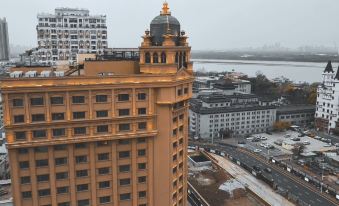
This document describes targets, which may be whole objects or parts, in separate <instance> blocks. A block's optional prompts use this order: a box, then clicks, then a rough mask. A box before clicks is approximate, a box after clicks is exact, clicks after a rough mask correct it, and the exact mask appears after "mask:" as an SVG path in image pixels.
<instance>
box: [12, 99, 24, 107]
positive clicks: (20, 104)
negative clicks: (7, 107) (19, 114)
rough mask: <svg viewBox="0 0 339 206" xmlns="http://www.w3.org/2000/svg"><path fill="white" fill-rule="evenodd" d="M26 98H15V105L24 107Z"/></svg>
mask: <svg viewBox="0 0 339 206" xmlns="http://www.w3.org/2000/svg"><path fill="white" fill-rule="evenodd" d="M23 106H24V100H23V99H13V107H23Z"/></svg>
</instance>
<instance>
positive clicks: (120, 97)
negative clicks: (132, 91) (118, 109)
mask: <svg viewBox="0 0 339 206" xmlns="http://www.w3.org/2000/svg"><path fill="white" fill-rule="evenodd" d="M118 101H120V102H122V101H129V94H118Z"/></svg>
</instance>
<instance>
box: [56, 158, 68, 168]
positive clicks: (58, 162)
mask: <svg viewBox="0 0 339 206" xmlns="http://www.w3.org/2000/svg"><path fill="white" fill-rule="evenodd" d="M65 164H67V157H59V158H55V165H56V166H59V165H65Z"/></svg>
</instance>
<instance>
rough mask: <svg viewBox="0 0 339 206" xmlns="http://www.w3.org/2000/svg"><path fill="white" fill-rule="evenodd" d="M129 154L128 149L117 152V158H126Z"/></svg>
mask: <svg viewBox="0 0 339 206" xmlns="http://www.w3.org/2000/svg"><path fill="white" fill-rule="evenodd" d="M129 156H130V151H122V152H119V158H128V157H129Z"/></svg>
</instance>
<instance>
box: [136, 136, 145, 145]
mask: <svg viewBox="0 0 339 206" xmlns="http://www.w3.org/2000/svg"><path fill="white" fill-rule="evenodd" d="M137 141H138V143H139V144H140V143H145V142H146V138H144V137H142V138H138V140H137Z"/></svg>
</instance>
